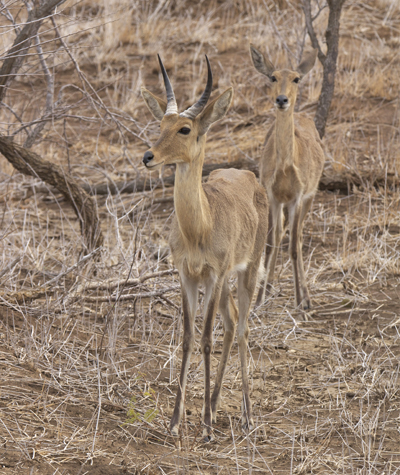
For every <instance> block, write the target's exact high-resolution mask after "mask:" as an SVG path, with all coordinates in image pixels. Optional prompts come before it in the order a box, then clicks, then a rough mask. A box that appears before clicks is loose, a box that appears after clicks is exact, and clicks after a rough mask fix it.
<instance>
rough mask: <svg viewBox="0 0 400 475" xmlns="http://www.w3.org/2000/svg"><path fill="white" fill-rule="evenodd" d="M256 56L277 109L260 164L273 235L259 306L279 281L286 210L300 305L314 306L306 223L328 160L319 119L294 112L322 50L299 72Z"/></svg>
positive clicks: (255, 52)
mask: <svg viewBox="0 0 400 475" xmlns="http://www.w3.org/2000/svg"><path fill="white" fill-rule="evenodd" d="M250 52H251V58H252V60H253V64H254V66H255V68H256V69H257V71H259V72H260V73H262V74H264V75H265V76H266V77H267V78H268V83H269V85H270V86H271V95H272V97H273V100H274V103H275V107H276V119H275V122H274V123H273V124H272V126H271V127H270V129H269V131H268V133H267V136H266V139H265V148H264V150H263V153H262V157H261V163H260V181H261V183H262V184H263V185H264V187H265V189H266V190H267V195H268V199H269V205H270V209H269V221H268V237H267V245H266V251H265V270H266V282H262V283H261V286H260V289H259V293H258V295H257V301H256V305H259V304H261V303H262V301H263V300H264V295H265V291H266V294H267V295H268V294H269V293H270V290H271V286H272V282H273V279H274V268H275V262H276V255H277V252H278V247H279V244H280V242H281V239H282V237H283V234H284V228H283V225H282V217H283V216H282V215H283V208H284V207H286V208H287V211H288V215H289V232H290V244H289V253H290V259H291V261H292V266H293V275H294V288H295V298H296V306H300V308H302V309H304V310H306V309H308V308H310V297H309V294H308V289H307V284H306V278H305V274H304V264H303V255H302V247H303V235H302V229H303V223H304V218H305V216H306V214H307V212H308V210H309V209H310V207H311V204H312V201H313V198H314V196H315V193H316V191H317V188H318V183H319V179H320V177H321V174H322V170H323V166H324V161H325V156H324V152H323V150H322V143H321V140H320V138H319V135H318V132H317V129H316V128H315V124H314V121H313V120H311V119H310V118H308V117H306V116H304V115H303V114H294V106H295V102H296V97H297V92H298V83H299V82H300V81H301V80H302V79H303V77H304V76H305V75H306V74H307V73H308V72H309V71H310V70H311V69H312V68H313V66H314V63H315V59H316V56H317V50H314V51H313V52H311V53H309V54H308V55H307V56H306V57H305V59H304V60H303V61H302V62H301V63H300V65H299V66H298V68H297V70H296V71H291V70H288V69H281V70H277V69H275V67H274V66H273V64H272V63H271V62H270V61H269V60H268V59H267V58H265V57H264V56H263V54H262V53H260V52H259V51H258V50H257V49H256V48H254V46H252V45H251V46H250Z"/></svg>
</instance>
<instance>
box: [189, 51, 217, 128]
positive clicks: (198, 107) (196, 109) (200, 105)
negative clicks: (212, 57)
mask: <svg viewBox="0 0 400 475" xmlns="http://www.w3.org/2000/svg"><path fill="white" fill-rule="evenodd" d="M206 60H207V69H208V76H207V85H206V88H205V89H204V92H203V94H202V96H201V97H200V99H199V100H198V101H197V102H196V104H194V105H192V107H189V109H187V110H185V112H182V114H181V116H182V117H188V118H189V119H195V118H196V117H197V116H198V115H199V114H200V112H201V111H202V110H203V109H204V107H205V106H206V104H207V102H208V99H210V96H211V89H212V84H213V77H212V72H211V65H210V61H209V60H208V57H207V55H206Z"/></svg>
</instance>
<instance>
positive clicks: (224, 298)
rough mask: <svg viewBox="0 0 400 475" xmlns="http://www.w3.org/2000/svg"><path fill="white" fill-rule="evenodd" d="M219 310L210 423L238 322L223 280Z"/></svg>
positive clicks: (236, 312)
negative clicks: (219, 345) (219, 333)
mask: <svg viewBox="0 0 400 475" xmlns="http://www.w3.org/2000/svg"><path fill="white" fill-rule="evenodd" d="M219 310H220V312H221V314H222V318H223V321H224V330H225V333H224V343H223V346H222V354H221V359H220V360H219V364H218V371H217V377H216V379H215V385H214V391H213V393H212V396H211V415H212V421H213V422H217V410H218V408H219V403H220V399H221V387H222V380H223V378H224V374H225V368H226V363H227V361H228V358H229V354H230V352H231V347H232V343H233V339H234V338H235V331H236V324H237V321H238V310H237V307H236V305H235V302H234V300H233V297H232V294H231V291H230V289H229V284H228V279H227V278H226V279H225V280H224V283H223V285H222V291H221V298H220V301H219Z"/></svg>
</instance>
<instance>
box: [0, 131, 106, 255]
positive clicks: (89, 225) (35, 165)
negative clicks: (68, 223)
mask: <svg viewBox="0 0 400 475" xmlns="http://www.w3.org/2000/svg"><path fill="white" fill-rule="evenodd" d="M0 153H2V154H3V155H4V156H5V157H6V158H7V160H8V161H9V162H10V163H11V164H12V166H13V167H14V168H16V169H17V170H18V171H20V172H21V173H24V174H25V175H30V176H33V177H35V178H40V179H41V180H43V181H44V182H46V183H48V184H49V185H51V186H54V187H55V188H57V190H59V191H60V192H61V193H62V194H63V195H64V197H65V198H66V199H67V200H68V201H69V203H71V205H72V207H73V208H74V211H75V213H76V215H77V217H78V220H79V222H80V226H81V231H82V234H83V236H84V239H85V244H86V251H87V252H91V251H93V250H94V249H96V248H98V247H99V246H101V245H102V243H103V236H102V233H101V231H100V223H99V219H98V216H97V209H96V204H95V202H94V201H93V198H91V197H90V196H89V195H88V194H87V193H86V192H85V191H84V190H83V189H82V188H81V187H80V186H79V185H78V184H77V183H76V182H75V180H74V179H73V178H72V177H70V176H68V175H66V174H65V173H64V171H63V169H62V168H61V167H59V166H58V165H56V164H54V163H51V162H49V161H48V160H44V159H42V158H41V157H39V155H37V154H36V153H34V152H32V151H30V150H27V149H26V148H24V147H21V146H20V145H17V144H16V143H14V142H12V141H11V140H9V139H8V138H6V137H4V136H1V135H0Z"/></svg>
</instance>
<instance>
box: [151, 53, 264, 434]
mask: <svg viewBox="0 0 400 475" xmlns="http://www.w3.org/2000/svg"><path fill="white" fill-rule="evenodd" d="M158 60H159V63H160V67H161V71H162V74H163V78H164V84H165V88H166V92H167V102H165V101H164V100H163V99H160V98H159V97H156V96H155V95H153V94H152V93H151V92H150V91H148V90H147V89H145V88H142V96H143V98H144V100H145V102H146V104H147V106H148V108H149V109H150V111H151V112H152V114H153V115H154V117H155V118H156V119H158V120H160V121H161V131H160V137H159V139H158V140H157V142H156V143H155V144H154V145H153V146H152V147H151V149H150V150H148V151H147V152H146V153H145V154H144V157H143V163H144V164H145V165H146V167H147V168H148V169H149V170H157V169H159V168H160V167H161V166H162V165H163V164H165V165H167V164H172V163H175V164H176V175H175V188H174V205H175V217H174V220H173V223H172V229H171V234H170V239H169V244H170V247H171V252H172V256H173V259H174V263H175V266H176V267H177V269H178V271H179V276H180V281H181V292H182V310H183V345H182V350H183V355H182V367H181V374H180V379H179V386H178V392H177V396H176V400H175V408H174V412H173V415H172V419H171V425H170V427H171V432H172V434H173V435H177V434H178V430H179V424H180V421H181V418H182V413H183V410H184V399H185V392H186V384H187V375H188V370H189V364H190V357H191V354H192V351H193V347H194V320H195V316H196V311H197V303H198V287H199V285H201V284H203V285H204V286H205V298H204V320H205V321H204V327H203V334H202V337H201V352H202V355H203V361H204V405H203V423H204V429H203V437H204V440H205V441H206V442H207V441H210V440H212V421H213V422H215V421H216V416H217V409H218V405H219V402H220V393H221V386H222V379H223V376H224V372H225V368H226V364H227V361H228V358H229V354H230V350H231V346H232V343H233V339H234V336H235V330H236V326H237V327H238V330H237V333H238V344H239V352H240V363H241V373H242V389H243V406H242V411H243V412H242V414H243V415H242V424H243V428H244V429H246V430H247V429H251V428H252V427H253V426H254V423H253V417H252V409H251V403H250V398H249V383H248V376H247V343H248V335H249V328H248V322H247V321H248V314H249V309H250V304H251V300H252V297H253V293H254V290H255V286H256V282H257V273H258V269H259V265H260V260H261V255H262V251H263V247H264V243H265V239H266V235H267V230H268V224H267V223H268V204H267V197H266V194H265V191H264V189H263V187H262V186H261V185H260V184H259V183H258V182H257V180H256V177H255V176H254V174H253V173H252V172H249V171H240V170H235V169H229V170H215V171H213V172H212V173H211V174H210V177H209V179H208V182H207V183H204V184H203V183H202V168H203V162H204V150H205V144H206V133H207V131H208V129H209V128H210V126H211V125H212V124H213V123H214V122H216V121H217V120H219V119H221V118H222V117H223V116H224V115H225V113H226V112H227V110H228V108H229V106H230V104H231V101H232V95H233V89H232V88H229V89H227V90H226V91H225V92H223V93H222V94H221V95H220V96H218V97H217V98H216V99H214V100H213V101H212V102H211V103H210V104H208V106H207V107H206V104H207V102H208V99H209V97H210V95H211V89H212V73H211V67H210V63H209V61H208V58H207V56H206V60H207V68H208V79H207V85H206V88H205V90H204V92H203V95H202V96H201V98H200V99H199V101H198V102H197V103H196V104H194V105H193V106H191V107H190V108H189V109H187V110H186V111H185V112H182V113H181V114H179V113H178V107H177V103H176V100H175V96H174V92H173V89H172V86H171V83H170V81H169V78H168V75H167V72H166V71H165V68H164V66H163V64H162V62H161V59H160V57H158ZM232 271H237V274H238V300H239V311H238V309H237V307H236V305H235V302H234V300H233V297H232V294H231V291H230V289H229V284H228V279H229V276H230V274H231V272H232ZM218 306H219V310H220V312H221V314H222V318H223V323H224V330H225V334H224V340H223V347H222V354H221V360H220V362H219V365H218V370H217V376H216V382H215V386H214V391H213V393H212V395H211V393H210V372H211V349H212V334H213V327H214V319H215V315H216V312H217V308H218Z"/></svg>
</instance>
